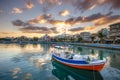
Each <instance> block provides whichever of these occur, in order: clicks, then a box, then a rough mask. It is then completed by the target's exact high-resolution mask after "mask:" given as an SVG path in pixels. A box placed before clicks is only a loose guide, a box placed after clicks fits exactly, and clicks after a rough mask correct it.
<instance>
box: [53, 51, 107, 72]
mask: <svg viewBox="0 0 120 80" xmlns="http://www.w3.org/2000/svg"><path fill="white" fill-rule="evenodd" d="M52 59H53V60H56V61H58V62H60V63H61V64H64V65H66V66H69V67H73V68H78V69H84V70H94V71H100V70H102V69H103V67H104V65H105V63H106V59H105V58H104V59H103V60H99V59H92V58H90V57H89V56H85V55H80V54H74V55H73V54H70V53H69V52H61V53H58V52H56V51H52Z"/></svg>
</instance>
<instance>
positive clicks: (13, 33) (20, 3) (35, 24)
mask: <svg viewBox="0 0 120 80" xmlns="http://www.w3.org/2000/svg"><path fill="white" fill-rule="evenodd" d="M116 22H120V0H0V37H17V36H27V37H34V36H36V37H41V36H42V35H44V34H49V35H51V36H54V35H59V34H63V33H65V32H66V33H67V34H71V35H73V34H78V33H80V32H84V31H87V32H91V33H95V32H97V31H98V30H100V29H102V28H108V27H109V25H110V24H113V23H116Z"/></svg>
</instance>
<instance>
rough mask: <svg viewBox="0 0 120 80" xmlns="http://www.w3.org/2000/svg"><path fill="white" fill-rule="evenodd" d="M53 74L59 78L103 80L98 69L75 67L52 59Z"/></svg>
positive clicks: (60, 79) (65, 79) (63, 79)
mask: <svg viewBox="0 0 120 80" xmlns="http://www.w3.org/2000/svg"><path fill="white" fill-rule="evenodd" d="M52 65H53V67H54V68H53V70H52V74H53V75H55V76H56V77H57V78H58V79H59V80H98V79H99V80H103V78H102V76H101V74H100V73H99V72H96V71H88V70H81V69H75V68H71V67H68V66H65V65H63V64H61V63H58V62H56V61H52Z"/></svg>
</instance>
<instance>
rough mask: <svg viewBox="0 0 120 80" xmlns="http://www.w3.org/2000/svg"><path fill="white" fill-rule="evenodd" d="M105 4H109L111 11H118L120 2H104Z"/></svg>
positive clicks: (113, 0)
mask: <svg viewBox="0 0 120 80" xmlns="http://www.w3.org/2000/svg"><path fill="white" fill-rule="evenodd" d="M105 4H111V7H110V8H111V9H120V0H105Z"/></svg>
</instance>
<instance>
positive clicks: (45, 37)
mask: <svg viewBox="0 0 120 80" xmlns="http://www.w3.org/2000/svg"><path fill="white" fill-rule="evenodd" d="M43 41H47V42H50V41H51V38H50V36H48V35H47V34H45V36H44V37H43Z"/></svg>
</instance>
